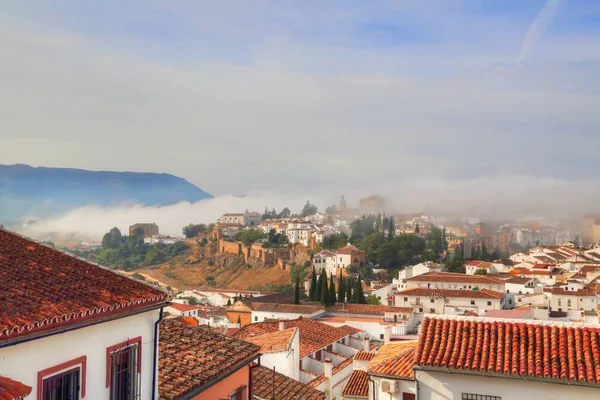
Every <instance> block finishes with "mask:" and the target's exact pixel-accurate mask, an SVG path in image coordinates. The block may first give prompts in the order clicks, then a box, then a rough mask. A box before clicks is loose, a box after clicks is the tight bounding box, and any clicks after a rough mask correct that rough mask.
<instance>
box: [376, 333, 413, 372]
mask: <svg viewBox="0 0 600 400" xmlns="http://www.w3.org/2000/svg"><path fill="white" fill-rule="evenodd" d="M410 342H411V344H405V347H404V349H398V350H395V351H392V352H390V353H391V354H393V355H392V356H391V357H390V358H388V359H387V360H384V361H382V362H380V363H378V364H374V365H373V366H371V364H369V374H370V375H377V376H389V377H392V378H398V379H407V380H413V379H414V375H413V370H414V368H415V356H416V350H417V342H416V341H412V340H411V341H410ZM390 345H391V344H389V345H387V346H390ZM385 347H386V346H383V348H385ZM380 351H381V350H380ZM384 351H385V350H384Z"/></svg>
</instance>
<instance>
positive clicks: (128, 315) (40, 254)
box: [0, 230, 170, 400]
mask: <svg viewBox="0 0 600 400" xmlns="http://www.w3.org/2000/svg"><path fill="white" fill-rule="evenodd" d="M0 276H2V279H0V292H1V293H2V295H4V296H5V297H4V300H3V301H2V307H0V360H2V362H0V376H3V377H9V378H10V379H12V380H14V381H17V382H21V383H23V384H25V385H27V386H29V387H31V389H32V391H31V393H32V394H33V395H34V396H35V397H36V398H37V399H43V400H45V399H55V398H59V397H56V396H58V394H59V393H69V395H70V396H71V397H70V398H84V397H86V394H87V396H88V397H89V398H106V399H108V398H114V399H117V398H138V399H152V398H156V397H155V396H156V394H157V389H156V381H155V379H154V378H155V374H154V373H153V371H155V369H156V367H157V363H156V351H157V346H158V336H157V334H156V332H157V324H158V322H159V321H160V320H161V309H163V308H164V307H166V306H168V305H169V302H168V301H169V298H170V297H169V295H168V294H167V293H165V292H163V291H161V290H159V289H157V288H155V287H152V286H150V285H147V284H145V283H142V282H138V281H135V280H133V279H130V278H127V277H125V276H121V275H118V274H116V273H114V272H112V271H110V270H107V269H105V268H102V267H100V266H98V265H94V264H90V263H88V262H85V261H83V260H81V259H79V258H75V257H72V256H69V255H67V254H65V253H62V252H60V251H57V250H54V249H52V248H49V247H46V246H43V245H41V244H38V243H36V242H34V241H32V240H29V239H26V238H24V237H21V236H18V235H15V234H13V233H10V232H7V231H4V230H0Z"/></svg>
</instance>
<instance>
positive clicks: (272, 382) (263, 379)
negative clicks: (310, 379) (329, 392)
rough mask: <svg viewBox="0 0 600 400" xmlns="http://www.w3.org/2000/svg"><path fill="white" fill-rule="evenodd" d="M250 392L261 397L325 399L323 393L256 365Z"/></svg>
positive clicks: (294, 399) (281, 399)
mask: <svg viewBox="0 0 600 400" xmlns="http://www.w3.org/2000/svg"><path fill="white" fill-rule="evenodd" d="M252 393H253V395H255V396H257V397H259V398H261V399H271V398H275V399H277V400H325V399H326V395H325V393H323V392H321V391H319V390H317V389H314V388H312V387H311V386H309V385H305V384H302V383H300V382H298V381H296V380H294V379H291V378H288V377H287V376H285V375H283V374H280V373H279V372H274V371H273V370H271V369H269V368H266V367H262V366H256V367H255V368H254V369H253V370H252Z"/></svg>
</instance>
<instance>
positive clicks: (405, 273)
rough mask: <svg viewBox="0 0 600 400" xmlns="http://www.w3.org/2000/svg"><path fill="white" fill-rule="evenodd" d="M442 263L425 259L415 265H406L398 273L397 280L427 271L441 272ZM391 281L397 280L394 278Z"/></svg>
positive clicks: (395, 281)
mask: <svg viewBox="0 0 600 400" xmlns="http://www.w3.org/2000/svg"><path fill="white" fill-rule="evenodd" d="M443 267H444V265H443V264H436V263H434V262H432V261H425V262H422V263H419V264H416V265H411V266H410V267H406V268H404V269H402V270H400V272H399V273H398V280H400V281H403V280H406V279H410V278H413V277H415V276H418V275H423V274H426V273H428V272H442V270H443ZM393 283H395V284H397V283H398V282H397V280H396V279H394V281H393Z"/></svg>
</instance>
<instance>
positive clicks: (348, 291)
mask: <svg viewBox="0 0 600 400" xmlns="http://www.w3.org/2000/svg"><path fill="white" fill-rule="evenodd" d="M345 285H346V301H347V302H348V303H353V302H354V299H353V298H352V285H353V282H352V280H350V281H348V282H346V284H345Z"/></svg>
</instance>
